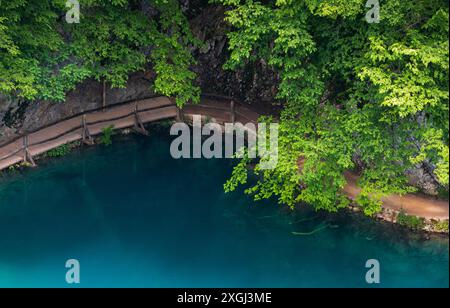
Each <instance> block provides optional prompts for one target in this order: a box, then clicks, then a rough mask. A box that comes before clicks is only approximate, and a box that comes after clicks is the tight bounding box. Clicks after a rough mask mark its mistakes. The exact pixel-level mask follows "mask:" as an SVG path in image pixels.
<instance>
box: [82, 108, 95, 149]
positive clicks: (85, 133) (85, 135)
mask: <svg viewBox="0 0 450 308" xmlns="http://www.w3.org/2000/svg"><path fill="white" fill-rule="evenodd" d="M82 124H83V127H82V133H81V136H82V139H83V143H84V144H88V145H92V144H94V140H93V139H92V136H91V134H90V132H89V126H88V124H87V120H86V115H85V114H83V116H82Z"/></svg>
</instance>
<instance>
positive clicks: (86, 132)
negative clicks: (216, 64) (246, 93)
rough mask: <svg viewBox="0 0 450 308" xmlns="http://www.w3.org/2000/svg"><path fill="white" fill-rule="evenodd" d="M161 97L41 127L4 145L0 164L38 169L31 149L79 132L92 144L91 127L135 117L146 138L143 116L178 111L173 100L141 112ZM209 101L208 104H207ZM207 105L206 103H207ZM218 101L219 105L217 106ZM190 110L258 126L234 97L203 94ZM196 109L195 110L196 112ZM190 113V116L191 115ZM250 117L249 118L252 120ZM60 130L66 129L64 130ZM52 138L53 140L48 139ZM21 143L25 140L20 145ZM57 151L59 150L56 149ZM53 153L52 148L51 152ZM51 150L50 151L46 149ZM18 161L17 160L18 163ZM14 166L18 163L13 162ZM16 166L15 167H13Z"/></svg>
mask: <svg viewBox="0 0 450 308" xmlns="http://www.w3.org/2000/svg"><path fill="white" fill-rule="evenodd" d="M156 98H158V96H151V97H146V98H143V99H140V100H130V101H125V102H121V103H117V104H113V105H109V106H108V107H104V106H102V107H99V108H95V109H91V110H87V111H84V112H81V113H78V114H75V115H72V116H70V117H67V118H64V119H62V120H59V121H56V122H53V123H50V124H47V125H45V126H42V127H40V128H38V129H35V130H33V131H29V132H26V133H24V134H22V135H20V136H18V137H16V138H14V139H13V140H11V141H8V142H5V143H3V144H0V155H1V156H0V164H1V163H2V162H4V161H5V160H7V159H10V158H12V157H15V156H20V157H21V159H20V161H24V162H28V163H30V164H31V165H35V162H34V160H33V155H32V154H31V151H30V148H31V147H38V146H40V145H43V144H46V143H49V142H52V141H55V140H58V139H60V138H62V137H64V136H66V135H69V134H73V133H76V132H77V131H79V132H80V134H79V136H80V138H78V139H81V140H82V141H83V142H84V143H86V144H92V143H93V138H92V135H91V131H90V127H92V126H94V125H98V124H103V123H108V122H109V123H110V122H115V121H120V120H123V119H126V118H128V117H133V126H134V129H135V131H137V132H139V133H141V134H147V131H146V129H145V127H144V123H145V122H147V121H145V120H142V119H141V114H143V113H145V112H150V111H159V110H162V109H164V108H167V107H175V106H176V104H175V102H174V100H169V103H167V104H159V105H157V106H150V107H144V108H142V107H141V108H140V103H141V104H143V103H144V102H146V101H148V100H151V99H156ZM208 99H209V100H208ZM205 101H207V102H205ZM214 101H216V102H217V104H216V103H215V102H214ZM218 101H221V102H222V103H221V104H219V103H218ZM123 106H130V107H132V108H130V109H131V110H130V111H129V112H126V113H125V114H118V115H114V112H112V114H113V116H111V117H105V116H103V114H102V116H103V118H102V119H98V120H91V121H89V115H92V114H97V113H99V112H100V111H102V112H105V111H113V110H115V109H116V110H117V109H119V108H120V107H123ZM189 108H197V109H198V108H200V109H201V111H202V114H204V115H208V113H209V112H211V111H212V110H214V111H219V112H220V113H222V114H228V115H229V118H228V120H229V121H230V122H235V121H236V118H237V117H239V118H240V119H241V120H242V119H243V120H245V121H247V122H256V118H257V116H258V114H257V113H256V112H254V111H251V110H250V109H248V107H244V105H243V104H242V103H240V102H239V101H237V100H235V99H233V98H232V97H228V96H221V95H216V94H203V95H202V101H201V102H200V103H199V104H188V105H186V106H185V109H187V110H189ZM197 109H196V110H197ZM183 113H184V109H179V108H177V109H176V114H174V116H173V117H176V118H178V119H179V120H181V119H182V118H183ZM188 113H189V112H188ZM249 114H250V116H249ZM60 127H63V128H62V129H61V128H60ZM47 130H48V131H49V132H48V133H47V134H43V135H44V137H43V138H42V137H41V138H40V140H38V141H30V139H31V138H32V137H33V136H37V135H39V134H42V132H43V131H47ZM46 135H50V136H46ZM20 140H22V141H21V142H20ZM8 147H13V148H14V149H11V150H10V151H8V152H7V153H6V154H3V155H2V154H1V152H2V149H3V150H4V149H6V148H8ZM55 147H56V146H55ZM50 149H51V148H50ZM47 150H49V149H47ZM16 160H17V159H16ZM14 163H17V161H16V162H14ZM12 164H13V163H12ZM7 167H8V166H5V165H0V170H1V169H4V168H7Z"/></svg>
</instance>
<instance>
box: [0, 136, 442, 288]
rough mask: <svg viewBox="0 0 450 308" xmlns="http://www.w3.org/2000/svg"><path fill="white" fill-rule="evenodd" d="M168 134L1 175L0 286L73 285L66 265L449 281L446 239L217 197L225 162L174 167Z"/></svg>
mask: <svg viewBox="0 0 450 308" xmlns="http://www.w3.org/2000/svg"><path fill="white" fill-rule="evenodd" d="M166 135H167V134H166V133H162V134H155V135H153V136H150V137H132V136H129V137H120V138H116V139H115V140H114V144H113V145H112V146H110V147H105V146H97V147H91V148H84V149H80V150H76V151H75V152H74V153H72V154H70V155H68V156H66V157H64V158H58V159H53V160H48V161H40V166H39V167H38V168H36V169H28V170H25V171H21V172H16V173H14V174H9V175H8V176H2V178H1V179H0V287H73V285H68V284H66V282H65V273H66V270H67V269H66V268H65V262H66V260H68V259H72V258H75V259H77V260H79V262H80V265H81V284H80V285H78V286H81V287H368V286H369V285H367V284H366V282H365V273H366V270H367V269H366V268H365V262H366V260H367V259H378V260H379V262H380V265H381V284H380V285H378V286H381V287H448V286H449V247H448V239H445V238H433V239H432V240H425V239H424V238H423V236H422V235H417V234H415V235H414V234H413V235H411V234H410V233H409V232H406V231H405V230H403V229H400V228H397V227H395V226H389V225H384V224H380V223H376V222H373V221H372V220H370V219H366V218H363V217H360V216H352V215H349V214H345V213H341V214H337V215H329V214H323V213H315V212H313V211H311V210H309V209H307V208H303V209H300V210H297V211H290V210H287V209H286V208H284V207H281V206H279V205H277V204H276V202H271V201H265V202H257V203H255V202H253V201H252V200H251V198H249V197H247V196H244V195H243V194H242V192H235V193H232V194H225V193H224V192H223V188H222V185H223V183H224V182H225V180H226V179H227V177H228V176H229V174H230V171H231V168H232V165H233V162H232V161H228V160H204V159H197V160H194V159H192V160H174V159H172V158H171V157H170V154H169V144H170V140H169V139H167V138H166V137H165V136H166ZM325 224H326V225H330V226H331V227H329V228H326V229H323V230H322V231H320V232H317V233H315V234H313V235H309V236H300V235H293V234H292V232H293V231H295V232H309V231H311V230H314V229H316V228H318V227H320V226H323V225H325ZM408 234H409V235H408ZM369 287H372V286H369Z"/></svg>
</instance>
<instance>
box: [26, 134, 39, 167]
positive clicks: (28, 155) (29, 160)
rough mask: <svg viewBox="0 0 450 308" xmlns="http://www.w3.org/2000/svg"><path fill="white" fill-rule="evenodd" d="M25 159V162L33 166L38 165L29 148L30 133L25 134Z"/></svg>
mask: <svg viewBox="0 0 450 308" xmlns="http://www.w3.org/2000/svg"><path fill="white" fill-rule="evenodd" d="M23 161H24V162H25V163H30V164H31V166H33V167H35V166H36V164H35V162H34V159H33V156H32V155H31V153H30V151H29V150H28V135H25V136H24V137H23Z"/></svg>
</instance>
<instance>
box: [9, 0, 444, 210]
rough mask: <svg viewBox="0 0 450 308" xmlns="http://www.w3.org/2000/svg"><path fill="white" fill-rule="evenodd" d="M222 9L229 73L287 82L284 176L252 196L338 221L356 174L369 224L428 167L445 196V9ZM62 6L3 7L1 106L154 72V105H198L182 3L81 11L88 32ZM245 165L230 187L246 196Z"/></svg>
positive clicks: (293, 4) (314, 5) (111, 4)
mask: <svg viewBox="0 0 450 308" xmlns="http://www.w3.org/2000/svg"><path fill="white" fill-rule="evenodd" d="M211 2H212V3H214V4H215V5H223V6H224V7H225V8H226V21H228V23H229V24H230V25H231V30H230V31H229V32H228V44H229V50H230V57H229V59H228V62H227V63H226V65H225V67H224V68H225V69H230V70H233V69H238V68H242V67H245V66H247V65H251V64H252V63H256V62H259V61H264V62H265V63H267V65H268V66H269V67H270V68H271V70H273V71H274V72H276V74H277V75H278V76H279V84H277V97H276V98H277V100H278V101H279V102H281V103H282V106H283V110H282V113H281V118H280V120H279V121H280V139H279V151H278V153H279V162H278V165H277V167H276V168H275V169H273V170H261V169H260V168H258V166H257V167H256V169H255V172H256V173H258V174H260V180H259V181H258V182H257V183H256V185H254V186H252V187H250V188H248V189H247V192H248V193H250V194H253V195H254V196H255V198H256V199H262V198H270V197H274V196H275V197H277V198H278V200H279V202H280V203H283V204H287V205H288V206H291V207H292V206H294V205H295V204H297V203H299V202H307V203H310V204H312V205H313V206H315V207H316V208H317V209H326V210H329V211H336V210H338V209H339V208H341V207H344V206H346V205H347V203H348V200H347V198H345V196H344V195H343V194H342V193H341V190H342V188H343V187H344V186H345V184H346V180H345V177H344V172H345V171H346V170H351V169H355V168H357V167H358V168H360V169H361V170H360V171H361V178H360V181H359V185H360V186H361V188H362V192H361V194H360V195H359V197H358V199H357V202H358V203H359V204H360V205H361V206H363V208H364V211H365V212H366V214H368V215H371V214H373V213H375V212H377V211H378V210H379V209H380V201H379V200H380V198H381V196H383V195H385V194H389V193H406V192H409V191H412V190H413V188H412V187H410V186H409V185H408V180H407V177H406V175H405V174H406V171H407V170H409V169H411V168H413V167H414V166H416V165H418V164H426V165H428V166H431V171H430V172H431V175H432V176H433V177H434V178H435V179H436V181H438V182H439V183H440V184H441V185H442V186H444V187H446V188H447V189H448V174H449V150H448V143H449V129H448V125H449V124H448V121H449V118H448V111H449V97H448V95H449V88H448V82H449V58H448V57H449V42H448V27H449V15H448V14H449V4H448V1H446V0H415V1H401V0H380V8H381V11H380V19H379V22H378V23H368V22H367V21H366V19H365V15H366V13H367V11H368V10H369V9H368V8H367V7H366V2H367V0H273V1H270V0H265V1H255V0H212V1H211ZM65 4H66V1H65V0H7V1H5V0H0V93H3V94H7V95H11V96H18V97H23V98H25V99H28V100H36V99H45V100H52V101H64V99H65V94H66V93H67V92H68V91H69V90H71V89H73V88H74V87H75V86H76V85H77V84H78V83H80V82H81V81H83V80H85V79H87V78H95V79H97V80H104V81H106V82H108V83H109V84H110V85H111V86H112V87H125V85H126V82H127V79H128V76H129V74H130V73H132V72H136V71H139V70H143V69H145V68H147V67H148V66H151V69H153V71H154V72H155V74H156V79H155V81H154V83H153V84H152V85H151V86H152V87H154V89H155V91H156V92H158V93H161V94H163V95H166V96H172V97H176V99H177V103H178V104H179V105H183V104H184V103H186V102H187V101H194V102H196V101H198V100H199V95H200V89H199V87H198V86H197V85H196V84H195V78H196V75H195V74H194V72H193V71H192V65H193V64H194V63H195V59H194V57H193V56H192V54H191V51H190V50H191V49H190V47H191V46H195V45H199V44H201V42H199V41H198V40H197V39H196V38H195V37H194V36H193V35H192V33H191V31H190V29H189V21H188V20H187V18H186V16H185V15H184V14H183V12H182V10H181V9H180V4H179V2H178V1H176V0H148V1H138V0H129V1H127V0H110V1H101V0H84V1H81V4H82V10H81V20H82V22H80V23H79V24H68V23H66V22H65V20H64V19H65V14H66V11H67V8H66V7H65ZM248 163H249V160H248V159H243V160H241V162H240V163H239V165H238V166H237V167H236V168H235V170H234V172H233V175H232V177H231V179H230V180H229V181H228V182H227V183H226V185H225V189H226V190H227V191H230V190H233V189H235V188H236V187H237V186H238V185H239V184H246V183H247V177H248V172H249V169H248V168H246V165H247V164H248Z"/></svg>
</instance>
